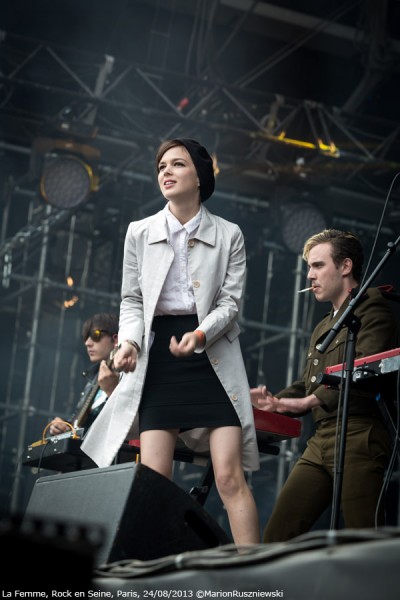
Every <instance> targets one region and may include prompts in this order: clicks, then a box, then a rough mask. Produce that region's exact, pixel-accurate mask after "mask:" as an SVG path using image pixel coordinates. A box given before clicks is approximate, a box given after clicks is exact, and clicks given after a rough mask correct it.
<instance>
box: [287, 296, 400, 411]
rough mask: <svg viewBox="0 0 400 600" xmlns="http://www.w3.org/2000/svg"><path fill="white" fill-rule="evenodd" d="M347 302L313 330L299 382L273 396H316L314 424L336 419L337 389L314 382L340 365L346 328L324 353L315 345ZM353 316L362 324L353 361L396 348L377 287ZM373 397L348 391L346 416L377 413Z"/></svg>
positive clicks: (369, 393) (393, 326)
mask: <svg viewBox="0 0 400 600" xmlns="http://www.w3.org/2000/svg"><path fill="white" fill-rule="evenodd" d="M349 301H350V298H348V299H347V300H346V301H345V302H344V303H343V304H342V306H341V307H340V309H339V311H338V312H337V314H336V315H335V316H333V308H332V309H331V311H330V313H328V314H327V315H325V317H324V318H323V319H322V321H320V323H319V324H318V325H317V326H316V327H315V329H314V331H313V333H312V336H311V340H310V345H309V348H308V352H307V357H306V366H305V369H304V373H303V377H302V379H299V380H298V381H295V382H294V383H293V384H292V385H290V386H288V387H287V388H285V389H284V390H281V391H280V392H279V393H278V394H276V395H277V397H278V398H303V397H305V396H308V395H310V394H315V395H316V396H317V398H319V399H320V400H321V401H322V405H321V406H317V407H315V408H313V409H312V413H313V419H314V421H320V420H322V419H325V418H330V417H334V416H336V410H337V406H338V400H339V391H338V389H334V388H329V387H327V386H325V385H321V384H318V383H317V381H316V379H317V376H318V374H319V373H323V372H324V371H325V369H326V367H328V366H332V365H336V364H340V363H343V360H344V350H345V343H346V338H347V332H348V328H347V327H342V329H341V330H340V331H339V333H338V334H337V336H336V337H335V338H334V339H333V340H332V342H331V343H330V345H329V346H328V348H327V349H326V351H325V352H324V353H323V354H321V353H320V352H318V350H317V346H318V345H319V344H321V342H322V341H323V340H324V339H325V337H326V335H327V334H328V333H329V331H330V330H331V329H332V327H333V325H334V324H335V323H336V321H337V320H338V319H339V318H340V316H341V315H342V314H343V312H344V311H345V310H346V308H347V307H348V305H349ZM354 314H355V315H356V316H357V317H358V318H359V319H360V321H361V327H360V331H359V332H358V334H357V339H356V352H355V358H360V357H364V356H370V355H372V354H377V353H378V352H384V351H385V350H390V349H392V348H395V347H396V346H397V344H398V338H397V329H396V319H395V317H394V314H393V312H392V310H391V308H390V306H389V302H388V301H387V300H386V299H385V298H384V297H383V296H382V294H381V292H380V291H379V289H378V288H370V289H368V290H367V292H366V294H365V298H363V300H362V301H361V303H360V304H359V305H358V306H357V307H356V309H355V311H354ZM375 396H376V392H375V391H373V390H372V389H371V391H369V390H364V389H363V390H359V389H357V388H351V391H350V400H349V414H350V415H374V414H378V411H379V409H378V407H377V402H376V401H375Z"/></svg>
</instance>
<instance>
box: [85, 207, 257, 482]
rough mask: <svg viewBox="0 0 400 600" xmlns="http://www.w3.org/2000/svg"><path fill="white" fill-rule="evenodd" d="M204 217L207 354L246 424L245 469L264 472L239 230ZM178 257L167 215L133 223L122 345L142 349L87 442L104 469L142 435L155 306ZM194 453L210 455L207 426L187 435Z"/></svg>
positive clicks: (195, 270) (198, 279) (198, 286)
mask: <svg viewBox="0 0 400 600" xmlns="http://www.w3.org/2000/svg"><path fill="white" fill-rule="evenodd" d="M202 211H203V212H202V218H201V222H200V225H199V228H198V230H197V233H196V234H195V237H194V239H193V240H189V244H188V268H189V273H190V277H191V280H192V285H193V290H194V296H195V302H196V307H197V314H198V319H199V327H198V328H199V329H201V330H202V331H203V332H204V333H205V335H206V340H207V342H206V346H205V348H204V351H205V352H207V356H208V358H209V360H210V362H211V365H212V366H213V368H214V370H215V372H216V374H217V376H218V377H219V379H220V381H221V383H222V385H223V387H224V388H225V390H226V393H227V394H228V396H229V398H230V400H231V402H232V405H233V406H234V408H235V410H236V412H237V414H238V416H239V419H240V422H241V425H242V438H243V450H242V464H243V468H244V469H246V470H256V469H258V468H259V454H258V447H257V440H256V433H255V428H254V419H253V410H252V406H251V401H250V392H249V384H248V380H247V375H246V371H245V367H244V363H243V358H242V353H241V350H240V344H239V338H238V336H239V333H240V328H239V326H238V324H237V317H238V311H239V304H240V301H241V297H242V293H243V286H244V276H245V268H246V256H245V248H244V240H243V234H242V232H241V230H240V228H239V227H238V226H237V225H235V224H233V223H230V222H229V221H226V220H225V219H222V218H220V217H217V216H215V215H213V214H211V213H210V212H209V211H208V210H207V209H206V208H205V207H204V206H202ZM173 257H174V251H173V249H172V247H171V245H170V244H169V243H168V228H167V223H166V216H165V213H164V211H160V212H158V213H157V214H155V215H153V216H151V217H148V218H146V219H143V220H141V221H136V222H133V223H130V225H129V228H128V231H127V234H126V238H125V250H124V267H123V278H122V302H121V310H120V328H119V333H118V338H119V341H123V340H126V339H130V340H135V341H136V342H137V343H138V344H139V346H140V348H141V351H140V353H139V356H138V361H137V366H136V369H135V371H134V372H133V373H126V374H124V375H123V376H122V378H121V380H120V382H119V384H118V385H117V387H116V388H115V390H114V392H113V393H112V395H111V396H110V398H109V399H108V401H107V403H106V405H105V407H104V408H103V410H102V412H101V413H100V414H99V416H98V417H97V419H96V420H95V421H94V423H93V425H92V426H91V427H90V429H89V431H88V433H87V434H86V436H85V439H84V441H83V444H82V447H81V448H82V450H83V451H84V452H85V453H86V454H88V455H89V456H90V457H91V458H92V459H93V460H94V462H95V463H96V464H98V465H99V466H100V467H104V466H108V465H109V464H110V463H111V462H112V460H113V458H114V457H115V455H116V453H117V452H118V450H119V448H120V446H121V445H122V443H123V442H124V441H125V440H126V439H136V438H138V437H139V431H138V407H139V403H140V398H141V394H142V389H143V384H144V381H145V377H146V370H147V363H148V352H149V337H150V332H151V324H152V321H153V317H154V312H155V308H156V305H157V301H158V298H159V296H160V292H161V289H162V287H163V284H164V281H165V278H166V276H167V273H168V271H169V268H170V266H171V263H172V260H173ZM180 438H181V439H182V440H183V441H184V442H185V444H186V445H187V446H188V447H189V448H191V449H192V450H194V451H196V450H197V451H199V452H203V451H207V450H208V449H209V435H208V430H207V429H206V428H197V429H193V430H190V431H186V432H184V433H181V434H180Z"/></svg>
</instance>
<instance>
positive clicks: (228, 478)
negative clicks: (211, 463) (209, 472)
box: [215, 469, 246, 497]
mask: <svg viewBox="0 0 400 600" xmlns="http://www.w3.org/2000/svg"><path fill="white" fill-rule="evenodd" d="M215 485H216V486H217V489H218V492H219V493H220V494H221V495H222V496H227V497H231V496H235V495H236V494H237V493H238V492H239V491H240V490H241V489H242V488H243V487H245V485H246V482H245V479H244V476H243V474H242V473H238V472H236V471H233V470H230V469H227V470H223V471H221V472H219V473H215Z"/></svg>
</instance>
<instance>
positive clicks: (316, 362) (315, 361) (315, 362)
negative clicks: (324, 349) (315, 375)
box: [313, 358, 319, 366]
mask: <svg viewBox="0 0 400 600" xmlns="http://www.w3.org/2000/svg"><path fill="white" fill-rule="evenodd" d="M313 365H315V366H317V365H319V360H318V358H314V360H313Z"/></svg>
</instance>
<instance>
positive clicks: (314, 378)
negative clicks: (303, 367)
mask: <svg viewBox="0 0 400 600" xmlns="http://www.w3.org/2000/svg"><path fill="white" fill-rule="evenodd" d="M316 381H317V378H316V376H315V375H313V376H312V377H311V382H312V383H315V382H316Z"/></svg>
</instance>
